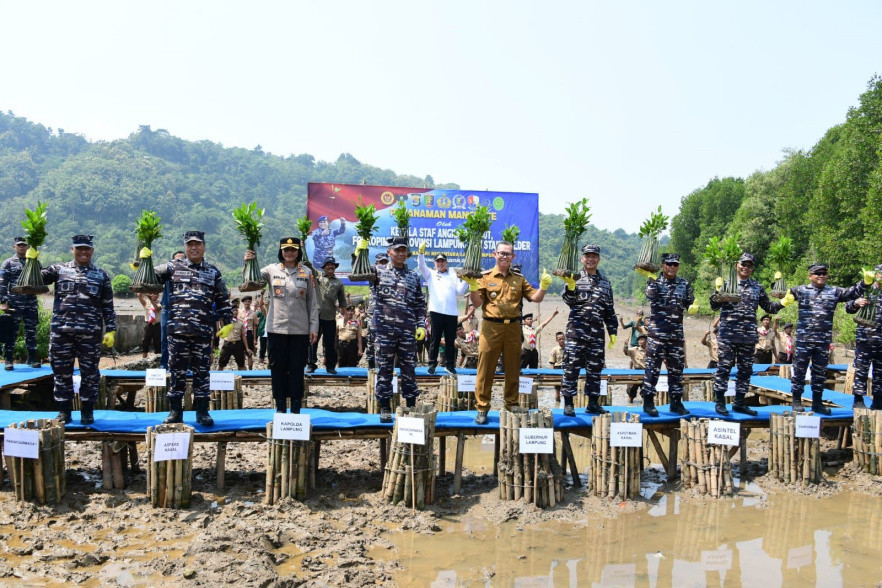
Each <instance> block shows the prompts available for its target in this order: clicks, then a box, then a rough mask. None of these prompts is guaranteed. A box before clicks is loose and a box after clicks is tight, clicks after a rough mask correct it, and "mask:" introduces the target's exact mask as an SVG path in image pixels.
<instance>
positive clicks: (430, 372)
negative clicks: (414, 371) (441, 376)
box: [428, 365, 435, 376]
mask: <svg viewBox="0 0 882 588" xmlns="http://www.w3.org/2000/svg"><path fill="white" fill-rule="evenodd" d="M428 372H429V375H430V376H434V375H435V366H433V365H430V366H429V369H428Z"/></svg>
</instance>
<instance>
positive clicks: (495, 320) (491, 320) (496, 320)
mask: <svg viewBox="0 0 882 588" xmlns="http://www.w3.org/2000/svg"><path fill="white" fill-rule="evenodd" d="M484 320H485V321H490V322H491V323H502V324H505V325H507V324H509V323H519V322H521V317H516V318H510V319H501V318H493V317H489V316H485V317H484Z"/></svg>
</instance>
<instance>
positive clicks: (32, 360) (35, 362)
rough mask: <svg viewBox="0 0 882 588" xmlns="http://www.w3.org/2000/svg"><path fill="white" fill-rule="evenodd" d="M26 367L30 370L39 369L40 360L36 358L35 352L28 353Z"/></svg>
mask: <svg viewBox="0 0 882 588" xmlns="http://www.w3.org/2000/svg"><path fill="white" fill-rule="evenodd" d="M28 365H29V366H31V367H32V368H38V367H40V358H39V357H37V352H36V351H28Z"/></svg>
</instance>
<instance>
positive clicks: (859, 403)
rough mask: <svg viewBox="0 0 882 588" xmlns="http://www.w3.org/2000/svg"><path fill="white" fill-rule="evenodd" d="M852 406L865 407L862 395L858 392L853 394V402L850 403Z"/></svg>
mask: <svg viewBox="0 0 882 588" xmlns="http://www.w3.org/2000/svg"><path fill="white" fill-rule="evenodd" d="M851 407H852V408H867V405H866V404H864V397H863V396H861V395H860V394H855V395H854V402H852V404H851Z"/></svg>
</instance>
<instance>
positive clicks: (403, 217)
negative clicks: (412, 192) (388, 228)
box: [392, 198, 410, 257]
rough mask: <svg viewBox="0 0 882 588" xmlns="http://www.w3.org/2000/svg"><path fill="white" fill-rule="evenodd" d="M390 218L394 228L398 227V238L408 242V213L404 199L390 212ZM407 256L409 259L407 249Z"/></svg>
mask: <svg viewBox="0 0 882 588" xmlns="http://www.w3.org/2000/svg"><path fill="white" fill-rule="evenodd" d="M392 218H394V219H395V226H397V227H398V236H399V237H404V238H405V239H407V240H408V242H410V213H409V212H408V211H407V200H406V199H404V198H402V199H401V200H399V201H398V206H396V207H395V210H393V211H392ZM407 256H408V257H410V249H409V248H408V250H407Z"/></svg>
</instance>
